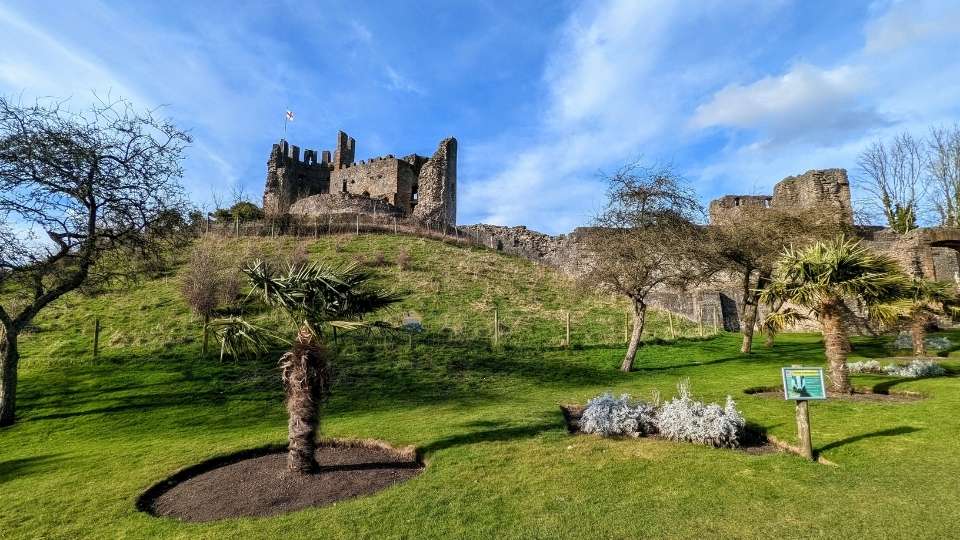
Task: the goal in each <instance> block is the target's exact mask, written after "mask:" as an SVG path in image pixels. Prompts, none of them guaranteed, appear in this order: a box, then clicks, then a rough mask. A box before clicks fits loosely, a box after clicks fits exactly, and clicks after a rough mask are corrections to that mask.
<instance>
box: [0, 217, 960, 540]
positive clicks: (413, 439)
mask: <svg viewBox="0 0 960 540" xmlns="http://www.w3.org/2000/svg"><path fill="white" fill-rule="evenodd" d="M304 248H305V250H306V252H307V253H308V254H309V256H311V257H318V256H320V257H325V258H338V259H343V260H355V259H360V258H362V259H363V260H364V261H365V262H366V263H377V262H378V260H379V259H380V258H381V255H382V259H383V260H384V261H385V263H384V264H382V265H378V270H379V271H380V272H381V273H382V274H383V278H382V279H383V283H384V284H385V285H388V286H395V287H396V288H398V289H399V290H401V291H402V292H404V293H405V294H406V295H407V297H406V299H405V301H404V302H403V304H402V305H400V306H399V307H397V308H396V309H394V310H392V311H390V312H388V313H384V314H383V317H385V318H389V319H392V320H398V319H399V318H400V317H401V316H403V315H404V314H408V313H414V314H416V315H417V316H419V317H421V318H422V320H423V325H424V327H425V329H426V332H425V333H424V334H423V335H421V336H419V337H418V338H417V340H416V341H415V342H414V343H413V345H412V346H411V344H410V343H409V342H407V341H406V340H402V339H401V340H396V339H382V338H377V339H373V340H367V341H360V340H357V339H353V338H346V339H342V340H341V341H340V342H339V343H338V344H337V347H338V349H339V351H338V352H339V354H338V358H337V361H336V366H335V370H336V383H335V387H334V395H333V397H332V399H331V401H330V402H329V403H328V404H327V405H326V406H325V409H324V413H325V416H324V421H323V425H322V430H323V432H324V433H325V434H326V435H330V436H340V437H374V438H380V439H384V440H387V441H389V442H392V443H394V444H399V445H402V444H414V445H417V446H418V447H420V448H421V449H422V450H423V451H424V453H425V455H426V458H427V460H428V463H429V465H428V467H427V469H426V471H425V472H424V473H423V474H422V475H420V476H419V477H417V478H415V479H413V480H411V481H409V482H406V483H404V484H400V485H397V486H394V487H392V488H390V489H388V490H386V491H383V492H381V493H378V494H376V495H374V496H371V497H363V498H359V499H355V500H350V501H345V502H341V503H338V504H336V505H335V506H331V507H327V508H319V509H308V510H304V511H301V512H296V513H292V514H288V515H285V516H279V517H275V518H264V519H239V520H227V521H222V522H214V523H207V524H183V523H179V522H176V521H173V520H168V519H158V518H154V517H151V516H149V515H146V514H143V513H140V512H137V511H136V509H135V508H134V501H135V500H136V498H137V496H138V495H139V494H140V493H142V492H143V491H144V490H145V489H146V488H147V487H149V486H150V485H152V484H154V483H155V482H157V481H159V480H161V479H163V478H165V477H167V476H169V475H170V474H171V473H172V472H174V471H176V470H178V469H180V468H183V467H186V466H189V465H191V464H194V463H197V462H199V461H202V460H204V459H207V458H209V457H211V456H215V455H218V454H224V453H228V452H232V451H236V450H240V449H245V448H251V447H257V446H262V445H264V444H268V443H282V442H283V441H284V440H285V438H286V417H285V414H284V411H283V407H282V404H281V399H282V391H281V387H280V382H279V377H278V373H277V369H276V356H277V355H275V354H274V355H269V356H267V357H264V358H262V359H259V360H245V361H239V362H234V361H232V360H230V361H227V362H225V363H223V364H221V363H219V362H217V361H216V359H215V358H210V359H202V358H200V357H199V352H200V343H199V332H200V330H199V323H198V321H197V320H195V319H194V318H193V317H192V316H191V314H190V313H189V310H188V309H187V308H186V306H185V305H184V304H183V303H182V301H181V300H180V298H179V295H178V293H177V286H176V279H175V278H174V277H172V276H171V277H166V278H160V279H156V280H150V281H146V282H143V283H141V284H138V285H137V286H136V287H134V288H132V289H126V290H117V291H113V292H109V293H106V294H102V295H100V296H97V297H95V298H88V297H83V296H80V295H74V296H71V297H69V298H65V299H63V300H62V301H61V302H59V303H57V304H56V305H54V306H53V307H52V308H51V309H50V310H48V311H46V312H44V314H43V315H42V316H41V317H40V318H38V320H37V321H36V325H35V328H34V330H33V331H32V332H31V333H30V334H29V335H27V336H25V337H24V340H23V347H22V351H23V354H24V357H25V359H24V363H23V368H22V372H21V386H20V419H21V421H20V423H19V424H18V425H16V426H14V427H13V428H9V429H5V430H0V531H2V533H3V534H2V535H0V536H7V535H9V536H10V537H24V538H27V537H29V538H35V537H56V538H67V537H69V538H76V537H98V538H100V537H127V538H138V537H157V536H162V537H167V538H198V537H203V538H220V537H244V538H275V537H280V536H291V535H293V536H310V537H332V538H359V537H384V538H392V537H397V538H409V537H475V538H489V537H543V538H557V537H583V538H610V537H647V536H656V537H690V536H698V537H744V538H757V537H769V536H771V535H781V536H785V535H791V536H801V537H816V536H833V537H835V536H857V537H860V536H877V537H887V536H896V537H899V536H907V535H910V536H913V537H930V538H934V537H949V536H951V535H952V534H954V532H955V530H956V528H957V526H958V525H960V518H958V517H957V516H960V501H958V498H957V497H956V495H957V494H958V491H957V483H956V477H955V474H953V473H952V472H951V471H955V470H956V469H957V468H958V467H960V455H958V453H957V452H956V441H957V440H960V417H958V415H957V414H956V411H957V410H958V406H960V384H958V379H957V378H954V377H947V378H937V379H925V380H903V379H892V378H890V377H880V376H858V377H856V378H855V383H856V384H858V385H866V386H877V387H884V388H890V387H893V388H894V389H904V390H915V391H919V392H923V393H924V394H925V395H927V399H923V400H920V401H913V402H903V403H880V402H849V401H847V402H841V401H828V402H824V403H816V404H814V405H813V406H812V422H813V436H814V445H815V447H817V448H818V449H819V450H820V451H821V452H822V453H823V455H824V456H825V457H827V458H828V459H830V460H831V461H833V462H835V463H837V464H838V466H836V467H829V466H823V465H815V464H809V463H805V462H803V461H802V460H800V459H798V458H797V457H796V456H793V455H788V454H767V455H749V454H747V453H744V452H737V451H729V450H716V449H711V448H701V447H696V446H692V445H684V444H678V443H669V442H664V441H657V440H646V439H643V440H632V439H631V440H605V439H599V438H594V437H585V436H581V437H571V436H569V435H567V434H566V431H565V430H564V428H563V424H562V421H561V417H560V413H559V410H558V408H557V404H558V403H561V402H570V401H584V400H586V399H588V398H590V397H592V396H594V395H596V394H597V393H600V392H603V391H606V390H612V391H614V392H629V393H631V394H633V395H635V396H638V397H646V396H649V395H650V394H651V393H652V392H654V391H658V392H660V393H661V394H663V395H664V396H665V397H666V396H670V395H671V394H672V391H673V388H674V386H675V385H676V383H677V382H678V381H679V380H681V379H683V378H689V379H690V381H691V383H692V387H693V391H694V393H695V394H697V395H698V396H701V397H705V398H708V399H710V400H721V399H722V398H723V397H724V396H726V395H727V394H731V395H733V396H734V398H735V399H737V402H738V405H739V407H740V408H741V409H742V410H743V411H744V413H745V415H746V416H747V418H748V420H750V421H752V422H755V423H758V424H760V425H762V426H765V427H766V428H767V429H768V430H769V431H770V433H772V434H774V435H776V436H778V437H780V438H783V439H786V440H793V439H794V438H795V436H794V430H795V424H794V421H793V414H794V411H793V406H792V404H791V403H787V402H783V401H780V400H776V399H769V398H765V397H761V396H750V395H746V394H744V393H743V390H744V389H747V388H750V387H756V386H776V385H778V384H779V367H780V366H782V365H790V364H795V363H804V364H822V362H823V353H822V346H821V345H820V342H819V339H818V337H817V336H810V335H791V336H782V337H781V338H780V340H779V341H778V344H777V346H776V347H775V348H774V349H773V350H759V351H758V352H757V353H756V354H754V355H751V356H744V355H740V354H739V353H738V352H737V350H738V337H737V336H735V335H727V334H721V335H719V336H717V337H714V338H711V339H706V340H700V339H697V338H693V339H685V340H681V341H679V342H677V343H674V344H668V343H662V342H660V341H659V340H657V341H655V342H651V343H650V344H648V345H647V346H646V347H644V348H642V350H641V352H640V354H639V356H638V361H637V367H638V369H637V370H636V371H635V372H633V373H630V374H623V373H621V372H619V371H618V370H617V367H618V366H619V360H620V358H621V357H622V355H623V348H624V345H623V343H622V342H623V324H624V314H625V310H626V306H625V304H624V303H622V302H621V301H620V300H618V299H616V298H613V297H610V296H607V295H597V294H594V293H587V292H584V291H582V290H581V289H579V288H577V287H576V286H574V284H572V283H570V282H568V281H567V280H565V279H564V278H562V277H560V276H558V275H556V274H555V273H554V272H552V271H550V270H549V269H545V268H543V267H539V266H536V265H534V264H532V263H529V262H528V261H524V260H521V259H516V258H512V257H506V256H503V255H500V254H497V253H495V252H491V251H485V250H478V249H469V248H461V247H456V246H450V245H445V244H441V243H438V242H434V241H428V240H423V239H416V238H409V237H392V236H361V237H359V238H353V237H344V238H323V239H319V240H316V241H311V242H307V243H306V245H305V246H304ZM225 249H229V250H232V251H234V252H236V253H246V254H261V255H264V256H267V257H273V258H282V257H284V256H286V255H288V254H291V253H297V252H298V251H300V250H301V248H300V247H298V246H297V245H295V242H294V241H293V240H290V239H281V240H242V241H236V242H232V243H230V244H229V245H228V246H227V247H226V248H225ZM401 251H404V252H406V253H408V254H409V255H410V258H411V266H410V268H408V269H404V270H401V269H400V268H398V266H397V264H396V261H397V258H398V255H399V254H400V252H401ZM494 308H496V310H497V312H498V315H499V317H500V321H501V326H502V328H501V337H502V341H501V345H502V346H500V347H495V348H494V347H491V333H492V317H493V310H494ZM567 310H569V312H570V314H571V317H570V318H571V333H572V339H571V341H572V347H571V348H570V349H569V350H568V349H565V348H563V347H561V346H560V344H561V340H562V339H563V336H564V320H565V312H566V311H567ZM97 317H99V318H100V319H101V322H102V324H103V328H104V330H103V334H102V336H101V340H102V345H103V346H102V355H101V357H100V358H99V359H98V360H96V361H94V360H93V359H92V358H91V351H90V349H91V342H92V333H93V320H94V318H97ZM259 317H260V318H261V320H262V321H264V322H267V323H270V324H274V325H277V327H278V328H280V327H281V326H280V325H281V324H282V323H281V321H279V320H274V319H272V318H271V316H270V315H267V314H260V315H259ZM652 319H653V320H652V322H651V325H650V335H649V337H650V338H653V337H654V334H655V335H656V337H658V338H660V337H665V336H666V335H668V334H669V329H668V326H669V324H668V321H667V320H666V319H665V318H664V317H663V316H662V315H661V314H656V313H655V314H654V316H653V317H652ZM675 323H676V321H675ZM676 324H677V326H676V327H675V331H677V332H679V333H681V334H682V335H687V336H695V335H697V334H698V330H697V329H696V328H693V327H691V326H690V325H689V324H687V325H683V326H682V327H681V326H680V324H679V323H676ZM951 337H952V338H953V339H954V340H955V341H960V336H958V335H955V334H954V335H951ZM882 345H883V344H882V340H877V339H872V340H868V339H861V340H858V341H857V342H856V347H857V354H859V355H861V356H884V355H887V354H889V353H888V352H887V351H886V350H885V349H884V348H883V346H882ZM945 365H946V366H947V367H949V368H951V369H953V370H957V369H958V361H957V360H949V361H947V362H945Z"/></svg>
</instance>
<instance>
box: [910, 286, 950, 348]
mask: <svg viewBox="0 0 960 540" xmlns="http://www.w3.org/2000/svg"><path fill="white" fill-rule="evenodd" d="M901 304H902V306H903V311H904V314H903V315H902V316H901V317H902V319H903V321H904V322H905V323H906V324H908V325H909V326H910V336H911V338H912V340H913V355H914V356H926V355H927V344H926V337H927V325H929V324H930V322H931V321H933V320H934V319H935V318H936V317H937V316H939V315H950V316H953V315H956V314H957V313H958V312H960V307H958V305H957V293H956V291H955V290H954V287H953V286H952V285H950V284H948V283H942V282H939V281H931V280H926V279H914V280H913V281H912V282H911V284H910V287H909V289H908V291H907V296H906V298H905V299H904V300H902V301H901Z"/></svg>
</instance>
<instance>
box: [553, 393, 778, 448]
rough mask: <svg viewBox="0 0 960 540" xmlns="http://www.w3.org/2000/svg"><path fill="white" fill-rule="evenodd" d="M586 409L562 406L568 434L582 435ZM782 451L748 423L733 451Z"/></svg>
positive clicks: (655, 436)
mask: <svg viewBox="0 0 960 540" xmlns="http://www.w3.org/2000/svg"><path fill="white" fill-rule="evenodd" d="M584 408H585V407H584V406H583V405H560V410H561V411H562V412H563V420H564V422H565V423H566V426H567V432H568V433H570V434H571V435H577V434H579V433H580V417H581V416H582V415H583V410H584ZM642 438H644V439H659V440H668V439H665V438H663V437H660V436H658V435H646V436H644V437H642ZM782 449H783V448H782V447H781V446H777V445H776V444H774V443H773V442H771V441H770V440H768V439H767V436H766V434H765V433H764V430H763V429H762V428H760V427H759V426H756V425H753V424H750V423H748V424H747V428H746V431H745V432H744V433H743V436H742V438H741V440H740V446H739V447H738V448H733V449H732V450H737V451H740V452H746V453H748V454H756V455H760V454H772V453H776V452H779V451H781V450H782Z"/></svg>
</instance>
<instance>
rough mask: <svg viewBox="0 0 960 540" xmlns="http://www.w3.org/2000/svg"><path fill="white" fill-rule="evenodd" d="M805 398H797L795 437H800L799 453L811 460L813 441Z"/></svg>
mask: <svg viewBox="0 0 960 540" xmlns="http://www.w3.org/2000/svg"><path fill="white" fill-rule="evenodd" d="M807 403H808V402H807V400H805V399H798V400H797V437H798V438H799V439H800V455H802V456H803V457H805V458H807V459H809V460H810V461H813V443H812V442H811V440H810V410H809V409H808V406H807Z"/></svg>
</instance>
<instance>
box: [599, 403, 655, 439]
mask: <svg viewBox="0 0 960 540" xmlns="http://www.w3.org/2000/svg"><path fill="white" fill-rule="evenodd" d="M655 414H656V409H655V408H654V406H653V405H650V404H649V403H644V402H642V401H638V402H633V401H631V399H630V396H629V395H628V394H623V395H621V396H620V397H619V398H615V397H613V394H610V393H609V392H607V393H604V394H601V395H599V396H597V397H595V398H593V399H591V400H590V401H588V402H587V407H586V408H585V409H584V411H583V416H581V417H580V431H582V432H584V433H595V434H597V435H602V436H604V437H610V436H630V437H639V436H640V435H645V434H648V433H653V432H654V428H655V426H656V419H655V416H654V415H655Z"/></svg>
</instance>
